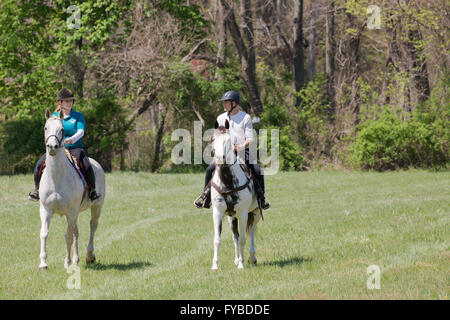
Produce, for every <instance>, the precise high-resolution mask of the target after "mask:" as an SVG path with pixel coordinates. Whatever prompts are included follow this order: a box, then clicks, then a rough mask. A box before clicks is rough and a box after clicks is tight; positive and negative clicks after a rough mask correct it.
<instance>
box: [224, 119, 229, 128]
mask: <svg viewBox="0 0 450 320" xmlns="http://www.w3.org/2000/svg"><path fill="white" fill-rule="evenodd" d="M225 129H227V130H228V129H230V123H229V122H228V119H226V120H225Z"/></svg>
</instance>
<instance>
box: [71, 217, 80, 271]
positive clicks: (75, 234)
mask: <svg viewBox="0 0 450 320" xmlns="http://www.w3.org/2000/svg"><path fill="white" fill-rule="evenodd" d="M78 262H80V257H79V256H78V226H77V224H76V223H75V227H74V229H73V258H72V264H73V265H78Z"/></svg>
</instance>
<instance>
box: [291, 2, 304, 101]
mask: <svg viewBox="0 0 450 320" xmlns="http://www.w3.org/2000/svg"><path fill="white" fill-rule="evenodd" d="M293 58H294V61H293V63H294V81H295V91H296V92H299V91H300V89H301V88H302V87H303V84H304V77H305V70H304V54H303V0H295V2H294V57H293ZM300 104H301V98H300V97H297V98H296V102H295V105H296V106H297V107H298V106H299V105H300Z"/></svg>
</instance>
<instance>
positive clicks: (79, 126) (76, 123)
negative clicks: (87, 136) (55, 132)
mask: <svg viewBox="0 0 450 320" xmlns="http://www.w3.org/2000/svg"><path fill="white" fill-rule="evenodd" d="M53 115H55V116H57V117H59V111H58V112H55V113H53ZM63 127H64V139H66V138H70V137H72V136H73V135H75V134H76V133H77V132H78V130H83V131H84V130H85V127H86V121H85V120H84V117H83V115H82V114H81V113H80V112H77V111H75V110H73V109H72V110H70V113H69V116H67V117H66V118H64V119H63ZM81 140H82V138H80V139H79V140H77V141H76V142H75V143H72V144H69V145H66V147H67V149H69V150H70V149H76V148H84V146H83V142H82V141H81Z"/></svg>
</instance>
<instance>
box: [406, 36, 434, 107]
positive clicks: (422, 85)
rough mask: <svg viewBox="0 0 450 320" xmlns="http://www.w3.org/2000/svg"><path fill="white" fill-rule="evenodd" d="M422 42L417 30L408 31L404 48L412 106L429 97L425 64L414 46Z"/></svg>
mask: <svg viewBox="0 0 450 320" xmlns="http://www.w3.org/2000/svg"><path fill="white" fill-rule="evenodd" d="M421 41H422V34H421V33H420V30H419V29H418V28H414V29H410V30H409V31H408V41H407V42H406V47H407V51H408V55H409V57H408V69H409V73H410V75H411V89H412V90H411V92H412V97H411V98H412V102H413V103H412V106H411V109H415V107H416V104H417V103H419V104H421V103H423V102H425V101H426V100H427V99H428V98H429V97H430V82H429V80H428V73H427V64H426V60H425V57H424V55H423V53H422V50H421V49H419V48H418V47H417V46H416V42H421ZM409 111H411V110H409Z"/></svg>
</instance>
